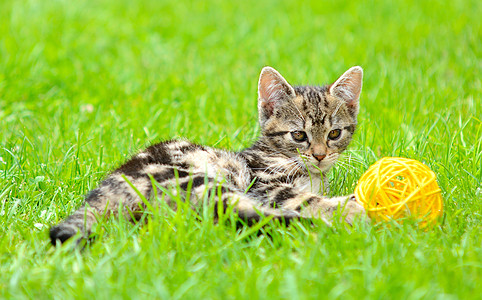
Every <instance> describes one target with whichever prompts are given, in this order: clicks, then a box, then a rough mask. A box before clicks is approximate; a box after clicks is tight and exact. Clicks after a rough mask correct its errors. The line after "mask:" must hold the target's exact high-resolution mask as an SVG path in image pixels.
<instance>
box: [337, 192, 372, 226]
mask: <svg viewBox="0 0 482 300" xmlns="http://www.w3.org/2000/svg"><path fill="white" fill-rule="evenodd" d="M340 204H342V203H340ZM341 207H342V214H343V216H344V217H345V222H346V223H348V224H350V225H353V221H354V220H355V219H357V218H361V219H363V220H365V221H368V220H369V219H368V216H367V214H366V211H365V208H364V207H363V205H361V204H360V203H358V202H357V201H356V198H355V195H353V194H352V195H349V196H347V197H345V200H344V201H343V204H342V205H341Z"/></svg>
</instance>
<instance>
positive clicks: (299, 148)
mask: <svg viewBox="0 0 482 300" xmlns="http://www.w3.org/2000/svg"><path fill="white" fill-rule="evenodd" d="M362 79H363V69H362V68H361V67H358V66H357V67H352V68H350V69H349V70H348V71H346V72H345V73H343V75H341V76H340V78H338V79H337V80H336V81H335V82H334V83H333V84H331V85H326V86H291V85H290V84H289V83H288V82H287V81H286V80H285V79H284V78H283V76H281V74H280V73H278V72H277V71H276V70H275V69H273V68H271V67H265V68H263V70H262V71H261V75H260V78H259V84H258V112H259V122H260V126H261V131H262V136H263V140H264V142H265V144H267V145H268V146H269V147H270V148H272V150H273V152H276V153H280V154H283V155H286V156H287V157H289V158H290V159H293V160H294V161H296V162H297V163H299V164H303V165H304V166H307V167H308V168H309V170H310V171H312V172H317V171H320V170H321V171H322V172H325V171H327V170H328V169H330V168H331V167H332V166H333V164H334V163H335V162H336V160H337V159H338V157H339V155H340V153H341V152H343V151H344V150H345V149H346V148H347V146H348V144H349V143H350V141H351V139H352V136H353V133H354V131H355V127H356V123H357V115H358V110H359V97H360V92H361V89H362Z"/></svg>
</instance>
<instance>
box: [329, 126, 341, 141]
mask: <svg viewBox="0 0 482 300" xmlns="http://www.w3.org/2000/svg"><path fill="white" fill-rule="evenodd" d="M340 135H341V129H333V130H332V131H330V133H328V139H330V140H332V141H334V140H337V139H338V138H339V137H340Z"/></svg>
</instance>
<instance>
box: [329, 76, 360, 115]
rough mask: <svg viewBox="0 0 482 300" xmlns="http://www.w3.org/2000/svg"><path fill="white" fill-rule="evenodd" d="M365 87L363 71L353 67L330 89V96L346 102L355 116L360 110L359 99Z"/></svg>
mask: <svg viewBox="0 0 482 300" xmlns="http://www.w3.org/2000/svg"><path fill="white" fill-rule="evenodd" d="M362 85H363V69H362V68H361V67H359V66H356V67H351V68H350V69H348V71H346V72H345V73H343V75H341V76H340V78H338V80H337V81H335V83H333V84H332V85H331V87H330V94H332V95H333V96H336V97H338V98H341V99H343V100H345V101H346V104H347V106H348V108H349V109H351V110H352V112H354V113H355V114H358V110H359V98H360V93H361V90H362Z"/></svg>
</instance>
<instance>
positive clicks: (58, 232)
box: [50, 206, 97, 246]
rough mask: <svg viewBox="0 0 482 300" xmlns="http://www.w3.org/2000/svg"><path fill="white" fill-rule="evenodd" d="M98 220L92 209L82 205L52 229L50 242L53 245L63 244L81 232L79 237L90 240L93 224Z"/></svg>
mask: <svg viewBox="0 0 482 300" xmlns="http://www.w3.org/2000/svg"><path fill="white" fill-rule="evenodd" d="M95 222H97V220H96V217H95V214H94V213H93V211H92V209H90V208H86V207H85V206H82V207H81V208H80V209H78V210H77V211H75V212H74V213H73V214H72V215H70V216H69V217H68V218H67V219H65V220H64V221H63V222H62V223H60V224H58V225H56V226H54V227H52V228H51V229H50V242H51V243H52V245H54V246H55V245H57V244H59V243H60V244H63V243H64V242H65V241H67V240H68V239H70V238H72V237H73V236H76V235H78V234H79V239H78V240H77V242H80V241H81V240H88V239H89V235H90V233H91V230H92V226H93V225H94V223H95Z"/></svg>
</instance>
